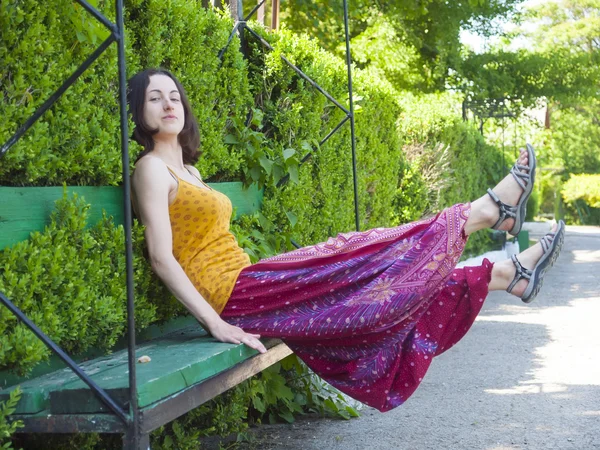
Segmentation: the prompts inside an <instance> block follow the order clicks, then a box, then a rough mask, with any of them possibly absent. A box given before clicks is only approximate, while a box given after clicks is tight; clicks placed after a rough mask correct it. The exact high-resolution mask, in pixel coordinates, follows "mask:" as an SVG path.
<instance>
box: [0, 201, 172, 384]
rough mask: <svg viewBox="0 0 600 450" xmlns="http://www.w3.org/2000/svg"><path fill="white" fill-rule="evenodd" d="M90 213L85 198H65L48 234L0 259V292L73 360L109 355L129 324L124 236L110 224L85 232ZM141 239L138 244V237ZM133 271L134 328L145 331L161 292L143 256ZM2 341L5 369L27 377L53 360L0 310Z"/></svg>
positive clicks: (9, 250) (0, 363)
mask: <svg viewBox="0 0 600 450" xmlns="http://www.w3.org/2000/svg"><path fill="white" fill-rule="evenodd" d="M88 209H89V205H88V204H86V203H85V200H84V199H83V198H80V197H77V196H76V195H74V196H73V197H72V198H71V199H69V198H67V196H66V194H65V196H64V197H63V199H61V200H59V201H57V204H56V210H55V211H54V212H53V213H52V215H51V219H50V224H49V225H48V226H47V227H46V229H45V230H44V231H43V232H35V233H32V235H31V238H30V239H29V240H27V241H23V242H19V243H17V244H16V245H14V246H13V247H11V248H7V249H5V250H3V251H1V252H0V291H1V292H3V293H5V295H6V296H7V297H8V298H10V299H12V300H13V302H14V303H15V305H16V306H17V307H18V308H20V309H21V310H22V311H23V312H24V313H25V314H26V315H27V316H28V317H29V318H30V319H31V320H32V321H33V322H34V323H35V324H37V325H38V326H39V327H40V328H41V330H42V331H43V332H44V333H46V334H47V335H48V336H49V337H50V338H51V339H53V340H54V341H55V342H56V343H57V344H58V345H60V346H61V347H62V348H63V349H64V350H65V351H66V352H67V353H71V354H77V353H81V352H83V351H85V350H87V349H89V348H96V349H99V350H104V351H107V350H110V349H111V348H112V347H113V346H114V344H115V342H116V341H117V339H118V338H119V337H121V336H122V335H123V333H124V331H125V324H126V320H125V316H126V301H125V300H124V299H125V298H126V294H125V256H124V255H123V249H124V245H125V244H124V234H123V229H122V227H121V226H119V227H115V226H114V224H113V222H112V220H111V219H110V218H107V217H105V218H104V219H103V220H102V221H101V222H99V223H98V224H96V225H95V226H93V227H91V228H86V225H87V210H88ZM136 236H137V239H136V241H137V242H138V243H139V242H140V238H141V233H140V231H139V230H138V231H137V233H136ZM138 246H139V244H138ZM134 265H135V268H134V270H135V274H136V278H137V282H136V289H137V291H136V326H137V327H138V329H143V328H145V327H147V326H148V325H149V324H150V323H151V322H152V321H154V320H156V318H157V313H156V309H157V308H156V306H155V305H159V304H160V302H158V301H156V302H155V303H151V302H150V301H149V300H148V297H149V295H150V296H152V295H156V293H158V292H162V289H150V288H149V287H150V286H152V285H155V284H156V283H157V282H156V281H155V280H154V279H153V277H152V276H151V272H150V268H149V267H148V264H147V262H146V261H145V260H144V258H143V257H142V256H141V255H140V254H139V253H138V255H137V256H136V258H135V261H134ZM155 300H156V299H155ZM0 342H1V345H0V368H1V369H11V370H13V371H15V372H17V373H20V374H25V373H27V372H28V371H29V370H30V369H31V368H33V367H34V366H35V365H36V364H37V363H38V362H40V361H41V360H44V359H46V358H47V357H48V355H49V350H48V349H47V348H46V346H45V345H44V344H43V343H42V342H41V341H40V340H39V339H38V338H37V337H36V336H35V335H34V334H33V333H31V332H30V331H29V329H28V328H27V327H25V325H23V324H22V323H20V322H19V321H18V320H17V318H16V317H15V316H13V315H12V313H10V312H9V311H8V309H6V308H0Z"/></svg>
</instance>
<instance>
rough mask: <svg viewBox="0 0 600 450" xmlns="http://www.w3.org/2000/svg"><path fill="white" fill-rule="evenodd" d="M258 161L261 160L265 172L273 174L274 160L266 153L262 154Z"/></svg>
mask: <svg viewBox="0 0 600 450" xmlns="http://www.w3.org/2000/svg"><path fill="white" fill-rule="evenodd" d="M258 161H259V162H260V165H261V166H262V168H263V169H265V172H267V175H271V169H272V168H273V161H271V160H270V159H269V158H267V157H266V156H265V155H262V156H260V158H258Z"/></svg>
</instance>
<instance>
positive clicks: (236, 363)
mask: <svg viewBox="0 0 600 450" xmlns="http://www.w3.org/2000/svg"><path fill="white" fill-rule="evenodd" d="M211 186H212V187H213V188H214V189H216V190H219V191H221V192H223V193H225V194H226V195H228V196H229V198H231V200H232V203H233V205H234V208H236V212H237V214H247V213H252V212H254V211H256V210H258V209H259V207H260V204H261V200H262V193H261V192H260V191H258V190H257V189H256V188H250V189H248V190H244V189H242V185H241V183H213V184H211ZM68 190H69V191H70V192H76V193H78V194H79V195H81V196H83V197H85V199H86V201H87V202H88V203H90V204H91V205H92V208H91V210H90V220H89V222H90V224H93V223H95V222H96V221H97V220H98V219H99V218H100V217H101V216H102V210H103V209H104V210H105V211H106V212H107V213H108V214H110V215H112V216H113V217H114V218H115V222H116V223H121V222H122V215H123V212H122V206H121V205H122V198H123V197H122V191H121V189H120V188H117V187H70V188H68ZM62 195H63V188H62V187H49V188H9V187H1V188H0V199H2V200H1V201H2V207H1V208H0V247H1V248H4V247H6V246H8V245H11V244H13V243H15V242H18V241H21V240H24V239H27V237H28V236H29V233H31V232H32V231H35V230H42V229H43V227H44V225H45V224H46V222H47V220H48V217H49V214H50V212H51V211H52V210H53V208H54V201H55V200H56V199H58V198H60V197H61V196H62ZM67 301H68V300H67ZM136 342H137V345H136V358H139V357H140V356H149V357H150V361H149V362H147V363H138V364H137V366H136V369H137V370H136V372H137V374H136V376H137V382H136V394H137V395H136V398H137V402H138V410H139V417H140V429H139V434H140V438H139V444H138V448H139V449H142V448H143V449H146V448H148V445H149V441H148V436H149V433H150V432H151V431H152V430H154V429H156V428H158V427H159V426H161V425H164V424H165V423H168V422H170V421H172V420H174V419H175V418H177V417H179V416H181V415H182V414H185V413H186V412H188V411H190V410H191V409H193V408H195V407H197V406H199V405H201V404H202V403H204V402H206V401H207V400H210V399H212V398H214V397H215V396H217V395H219V394H220V393H222V392H224V391H226V390H227V389H229V388H231V387H233V386H235V385H237V384H238V383H240V382H241V381H243V380H245V379H247V378H249V377H251V376H252V375H255V374H256V373H258V372H260V371H261V370H263V369H265V368H266V367H268V366H270V365H272V364H274V363H276V362H277V361H279V360H281V359H282V358H284V357H286V356H288V355H289V354H291V350H290V349H289V348H288V347H287V346H286V345H285V344H283V343H282V342H281V341H279V340H276V339H265V340H263V343H264V344H265V346H266V347H267V348H268V352H267V353H265V354H260V353H258V352H257V351H255V350H252V349H250V348H249V347H247V346H245V345H234V344H225V343H222V342H218V341H216V340H215V339H214V338H212V337H210V336H209V335H207V333H206V332H205V331H204V330H203V329H202V328H201V327H200V326H199V325H198V323H197V322H196V320H195V319H194V318H192V317H184V318H176V319H173V320H172V321H170V322H168V323H166V324H162V325H153V326H151V327H149V328H147V329H146V330H143V331H142V332H140V333H138V335H137V336H136ZM126 346H127V344H126V341H125V339H123V340H122V341H121V342H120V344H118V345H117V349H116V350H115V351H114V353H112V354H111V355H108V356H98V355H95V354H94V353H93V352H91V353H88V354H86V355H79V359H80V360H81V361H83V360H85V361H84V362H82V363H80V366H81V367H82V369H83V370H84V372H85V373H86V374H87V375H88V376H90V377H91V379H92V380H93V381H95V382H96V383H97V384H98V385H99V386H100V387H101V388H103V389H104V390H106V392H107V393H108V394H109V395H110V396H111V397H112V398H113V399H114V400H115V401H116V402H117V404H119V405H120V406H121V407H122V408H123V409H124V410H126V411H127V410H128V409H129V405H128V399H129V388H128V383H129V380H128V376H129V375H128V372H129V371H128V361H127V349H126ZM60 367H64V364H63V363H62V361H61V360H60V359H59V358H58V357H56V356H55V357H52V358H51V359H50V362H49V363H42V364H39V365H38V366H37V367H36V368H35V369H34V371H33V372H32V373H31V374H30V376H29V377H27V378H19V377H16V376H15V375H14V374H11V373H8V372H4V373H2V372H0V389H2V390H0V401H3V400H5V399H7V398H8V393H9V392H10V391H11V390H12V389H14V387H15V386H17V385H20V386H21V390H22V392H23V395H22V398H21V401H20V402H19V404H18V408H17V411H16V412H15V414H14V415H13V416H12V418H13V419H19V420H21V421H23V423H24V428H21V429H20V430H19V432H25V433H30V432H38V433H86V432H97V433H120V434H124V435H125V434H126V433H127V427H126V426H125V424H124V423H123V422H122V421H121V420H120V419H119V418H118V417H117V416H115V415H114V413H112V412H111V411H109V410H108V408H107V407H106V406H105V405H104V404H103V403H102V402H101V401H100V400H99V399H98V398H97V397H96V395H95V394H94V393H93V392H92V391H91V390H90V389H89V387H88V386H87V385H86V384H85V383H84V382H83V381H82V380H81V379H80V378H79V377H78V376H77V375H76V374H75V373H74V372H73V371H71V369H69V368H64V369H61V368H60ZM131 442H132V437H131V436H127V435H125V436H124V448H132V447H131Z"/></svg>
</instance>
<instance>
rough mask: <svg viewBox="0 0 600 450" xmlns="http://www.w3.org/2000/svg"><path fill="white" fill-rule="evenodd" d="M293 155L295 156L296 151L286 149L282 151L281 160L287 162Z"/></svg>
mask: <svg viewBox="0 0 600 450" xmlns="http://www.w3.org/2000/svg"><path fill="white" fill-rule="evenodd" d="M295 154H296V150H294V149H293V148H286V149H285V150H284V151H283V160H284V161H287V160H288V159H290V158H291V157H292V156H294V155H295Z"/></svg>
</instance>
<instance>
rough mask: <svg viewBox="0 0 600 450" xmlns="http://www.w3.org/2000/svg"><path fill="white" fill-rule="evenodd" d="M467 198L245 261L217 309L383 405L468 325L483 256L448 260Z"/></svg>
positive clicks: (481, 287) (416, 379)
mask: <svg viewBox="0 0 600 450" xmlns="http://www.w3.org/2000/svg"><path fill="white" fill-rule="evenodd" d="M469 212H470V204H459V205H455V206H452V207H450V208H448V209H446V210H444V211H442V212H441V213H439V214H438V215H437V216H435V217H431V218H429V219H425V220H421V221H417V222H413V223H410V224H406V225H402V226H399V227H395V228H376V229H373V230H369V231H365V232H354V233H344V234H340V235H338V236H337V238H331V239H329V240H328V241H327V242H324V243H321V244H317V245H313V246H309V247H304V248H301V249H298V250H295V251H292V252H289V253H284V254H281V255H278V256H275V257H273V258H268V259H265V260H262V261H260V262H258V263H257V264H254V265H251V266H249V267H247V268H245V269H244V270H243V271H242V272H241V274H240V276H239V278H238V280H237V282H236V285H235V288H234V290H233V293H232V295H231V297H230V299H229V300H228V302H227V304H226V306H225V309H224V310H223V312H222V313H221V317H222V318H223V319H224V320H226V321H227V322H229V323H231V324H234V325H236V326H239V327H241V328H242V329H244V330H245V331H247V332H252V333H258V334H260V335H261V336H262V337H277V338H280V339H282V340H283V341H284V342H285V343H286V344H287V345H288V346H289V347H290V348H291V349H292V350H293V351H294V353H295V354H296V355H297V356H298V357H300V358H301V359H302V360H303V361H304V362H305V363H306V364H307V365H308V366H309V367H310V368H311V369H312V370H313V371H314V372H315V373H317V374H318V375H319V376H321V377H322V378H323V379H325V380H326V381H327V382H329V383H330V384H332V385H333V386H335V387H336V388H338V389H339V390H340V391H342V392H344V393H346V394H348V395H349V396H351V397H353V398H355V399H357V400H359V401H361V402H363V403H365V404H367V405H369V406H372V407H374V408H377V409H378V410H380V411H388V410H390V409H392V408H395V407H397V406H399V405H401V404H402V403H403V402H404V401H405V400H406V399H408V397H409V396H410V395H411V394H412V393H413V392H414V391H415V389H416V388H417V386H418V385H419V384H420V383H421V381H422V379H423V377H424V376H425V373H426V372H427V369H428V368H429V364H431V360H432V358H433V357H434V356H436V355H439V354H441V353H442V352H444V351H445V350H447V349H449V348H450V347H452V346H453V345H454V344H455V343H456V342H458V341H459V340H460V339H461V338H462V337H463V336H464V335H465V333H466V332H467V330H468V329H469V328H470V327H471V325H472V323H473V321H474V320H475V317H476V316H477V314H478V313H479V311H480V309H481V306H482V305H483V301H484V299H485V297H486V296H487V293H488V284H489V282H490V278H491V271H492V263H490V262H489V261H488V260H484V262H483V263H482V265H481V266H477V267H466V268H462V269H457V268H455V266H456V263H457V262H458V260H459V258H460V256H461V254H462V251H463V249H464V246H465V243H466V237H465V234H464V231H463V228H464V224H465V222H466V221H467V218H468V216H469Z"/></svg>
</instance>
